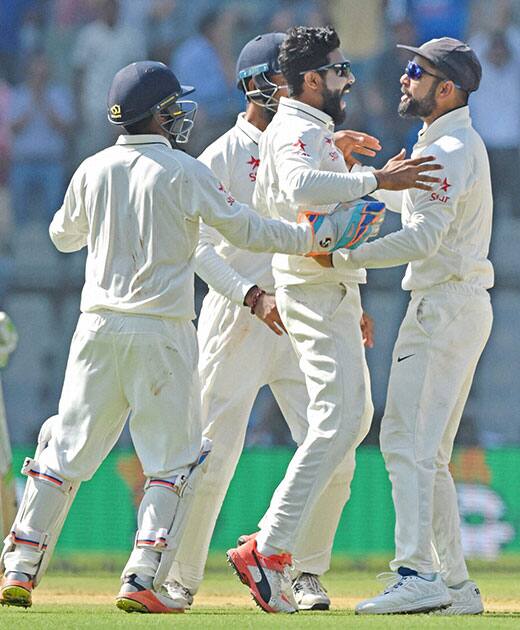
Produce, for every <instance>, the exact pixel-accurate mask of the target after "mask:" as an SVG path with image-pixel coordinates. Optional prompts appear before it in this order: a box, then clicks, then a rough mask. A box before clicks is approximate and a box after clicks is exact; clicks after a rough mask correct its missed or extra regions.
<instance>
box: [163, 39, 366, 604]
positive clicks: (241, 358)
mask: <svg viewBox="0 0 520 630" xmlns="http://www.w3.org/2000/svg"><path fill="white" fill-rule="evenodd" d="M284 38H285V34H283V33H268V34H264V35H259V36H258V37H256V38H254V39H253V40H251V41H250V42H248V43H247V44H246V45H245V46H244V48H243V49H242V51H241V53H240V55H239V58H238V61H237V71H236V74H237V82H238V85H239V87H240V89H242V90H243V92H244V93H245V94H246V97H247V101H248V102H247V108H246V111H245V112H244V113H242V114H240V115H239V116H238V119H237V122H236V125H235V126H234V127H233V128H232V129H230V130H229V131H228V132H227V133H225V134H224V135H223V136H222V137H220V138H219V139H218V140H216V141H215V142H214V143H213V144H211V145H210V146H209V147H208V148H207V149H206V150H205V151H204V152H203V153H202V155H201V156H200V157H199V160H200V161H202V162H203V163H204V164H206V165H207V166H208V167H209V168H210V169H211V170H212V171H213V173H214V174H215V175H216V176H217V177H218V179H219V180H220V181H221V182H222V184H223V185H224V188H226V190H228V191H229V192H230V193H231V194H232V195H233V197H235V198H236V199H237V200H238V201H240V202H243V203H246V204H248V205H252V197H253V191H254V186H255V181H256V173H257V170H258V166H259V163H260V160H259V151H258V143H259V141H260V137H261V135H262V131H263V130H264V129H265V128H266V127H267V125H268V124H269V122H270V121H271V119H272V117H273V116H274V113H275V112H276V108H277V106H278V98H279V95H280V92H282V93H284V92H285V93H286V87H285V85H284V83H285V81H284V78H283V76H282V74H281V72H280V69H279V64H278V59H277V58H278V53H279V47H280V44H281V42H282V41H283V40H284ZM354 137H355V136H354ZM350 138H351V140H352V136H350ZM359 138H361V140H363V139H366V140H368V141H374V140H375V139H374V138H371V137H368V138H367V137H366V136H365V135H364V134H361V135H360V136H359ZM357 148H359V149H360V150H361V149H362V147H361V146H358V147H357ZM271 262H272V255H271V254H263V253H258V254H252V253H251V252H246V251H243V250H240V249H237V248H236V247H233V246H232V245H231V244H230V243H229V242H228V241H226V240H225V239H223V237H222V235H221V234H219V232H217V231H216V230H215V229H213V228H211V227H209V226H207V225H202V226H201V231H200V240H199V245H198V247H197V251H196V264H195V271H196V273H197V274H198V275H199V276H200V277H201V278H203V279H204V280H205V282H206V283H207V284H208V285H209V292H208V294H207V296H206V297H205V299H204V303H203V305H202V309H201V313H200V317H199V322H198V340H199V349H200V358H199V377H200V381H201V390H202V424H203V435H204V436H205V437H207V438H209V439H211V442H212V451H211V457H210V458H209V460H208V463H207V471H206V474H205V475H204V477H203V478H202V479H201V482H200V483H199V485H198V487H197V494H196V496H195V498H194V500H193V503H192V508H191V510H190V512H189V514H188V515H187V517H186V520H185V525H184V528H183V533H182V536H181V541H180V543H179V547H178V549H177V552H176V554H175V561H174V563H173V565H172V569H171V571H170V580H169V582H168V584H167V588H168V591H169V593H170V596H171V597H172V598H174V599H176V600H177V601H178V602H179V605H180V606H181V605H184V606H185V607H188V606H190V605H191V603H192V601H193V595H194V594H195V593H196V592H197V590H198V588H199V585H200V583H201V581H202V578H203V574H204V566H205V564H206V560H207V555H208V549H209V544H210V541H211V536H212V533H213V530H214V527H215V523H216V520H217V517H218V514H219V512H220V509H221V507H222V503H223V500H224V497H225V494H226V492H227V489H228V487H229V483H230V481H231V478H232V476H233V474H234V471H235V468H236V465H237V462H238V460H239V457H240V454H241V452H242V449H243V445H244V438H245V434H246V428H247V423H248V419H249V415H250V411H251V408H252V406H253V403H254V400H255V398H256V395H257V394H258V391H259V389H260V387H261V386H262V385H269V386H270V387H271V389H272V391H273V394H274V396H275V398H276V400H277V402H278V404H279V406H280V408H281V409H282V411H283V414H284V417H285V418H286V421H287V423H288V425H289V427H290V429H291V433H292V436H293V438H294V439H295V441H296V442H297V443H298V444H300V443H301V442H302V441H303V439H304V437H305V434H306V432H307V405H308V402H309V397H308V394H307V388H306V385H305V379H304V376H303V372H302V371H301V370H300V368H299V365H298V357H297V356H296V353H295V352H294V349H293V348H292V346H291V343H290V340H289V338H288V337H287V335H284V334H283V333H282V332H281V328H282V326H283V324H282V323H281V320H280V319H279V315H278V312H277V309H276V304H275V298H274V295H273V294H274V280H273V275H272V270H271ZM253 300H257V302H256V306H254V308H253V311H254V314H256V315H257V317H252V314H253V313H250V308H251V307H252V305H253ZM247 307H249V308H247ZM262 322H264V323H262ZM266 324H267V326H266ZM273 332H277V334H278V336H277V335H275V334H273ZM348 479H349V474H348V468H347V471H346V474H344V472H343V469H342V467H339V468H338V470H337V472H336V474H335V476H334V478H333V479H332V480H331V482H330V483H329V484H328V486H327V488H326V490H325V491H324V495H323V498H322V500H321V501H320V506H319V509H315V510H313V512H312V515H311V516H310V518H309V522H308V526H307V531H306V534H305V535H304V536H302V537H301V540H300V543H299V545H298V546H297V547H296V549H295V553H294V556H293V563H294V567H295V569H296V572H297V574H296V576H295V579H294V580H293V583H292V588H293V592H294V595H295V598H296V601H297V603H298V606H299V608H300V610H302V609H304V610H327V609H328V608H329V605H330V600H329V597H328V595H327V593H326V591H325V590H324V589H323V587H322V586H321V584H320V581H319V577H318V576H320V575H322V574H323V573H325V572H326V571H327V570H328V568H329V566H330V556H331V551H332V542H333V538H334V534H335V531H336V527H337V524H338V520H339V518H340V515H341V511H342V509H343V505H344V504H345V501H346V500H347V498H348V487H349V486H348Z"/></svg>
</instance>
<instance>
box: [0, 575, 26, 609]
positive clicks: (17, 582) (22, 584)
mask: <svg viewBox="0 0 520 630" xmlns="http://www.w3.org/2000/svg"><path fill="white" fill-rule="evenodd" d="M33 588H34V584H33V579H32V576H30V575H28V574H27V573H20V572H18V571H8V572H7V573H6V574H5V575H4V579H3V581H2V586H1V588H0V604H2V606H21V607H22V608H29V607H30V606H32V591H33Z"/></svg>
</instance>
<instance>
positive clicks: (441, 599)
mask: <svg viewBox="0 0 520 630" xmlns="http://www.w3.org/2000/svg"><path fill="white" fill-rule="evenodd" d="M390 576H391V579H390V582H389V584H388V586H387V588H386V589H385V590H384V592H383V593H381V595H378V596H377V597H372V598H371V599H366V600H365V601H363V602H360V603H359V604H358V605H357V606H356V615H389V614H399V613H401V614H402V613H424V612H430V611H432V610H438V609H440V608H447V607H448V606H449V605H450V604H451V595H450V593H449V591H448V587H447V586H446V584H445V583H444V582H443V580H442V578H441V577H440V575H438V574H436V575H435V577H434V578H433V579H432V580H428V579H426V578H424V577H421V576H420V575H418V573H417V571H413V570H412V569H407V568H406V567H399V569H398V570H397V573H382V574H381V575H380V576H378V577H379V578H384V577H390Z"/></svg>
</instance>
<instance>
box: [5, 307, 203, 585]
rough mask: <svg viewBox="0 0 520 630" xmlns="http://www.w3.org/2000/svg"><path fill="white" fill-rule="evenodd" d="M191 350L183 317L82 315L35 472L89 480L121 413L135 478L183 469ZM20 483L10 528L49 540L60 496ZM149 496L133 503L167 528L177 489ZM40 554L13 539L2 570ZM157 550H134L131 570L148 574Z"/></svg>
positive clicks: (195, 445) (192, 339) (31, 565)
mask: <svg viewBox="0 0 520 630" xmlns="http://www.w3.org/2000/svg"><path fill="white" fill-rule="evenodd" d="M197 355H198V353H197V339H196V333H195V328H194V326H193V325H192V323H191V322H176V321H173V320H164V319H160V318H153V317H142V316H136V315H120V314H115V313H110V312H104V313H100V314H93V313H85V314H82V315H81V316H80V318H79V321H78V325H77V328H76V331H75V333H74V337H73V339H72V343H71V347H70V353H69V359H68V363H67V369H66V372H65V380H64V384H63V390H62V395H61V399H60V403H59V412H58V415H57V416H55V417H54V418H53V422H52V430H51V438H50V440H49V442H48V445H47V447H46V448H44V450H43V451H42V452H41V454H40V455H39V456H38V464H39V466H40V469H44V470H45V471H47V473H48V474H49V473H50V474H51V475H52V476H53V477H57V478H58V479H60V478H61V479H63V480H66V481H68V482H81V481H85V480H87V479H90V478H91V477H92V475H93V474H94V473H95V471H96V470H97V468H98V467H99V465H100V464H101V462H102V461H103V460H104V459H105V457H106V456H107V454H108V453H109V451H110V450H111V449H112V447H113V446H114V444H115V442H116V441H117V439H118V437H119V436H120V434H121V431H122V430H123V427H124V424H125V422H126V419H127V417H128V415H129V413H130V414H131V417H130V433H131V435H132V440H133V442H134V446H135V449H136V452H137V455H138V457H139V460H140V461H141V464H142V466H143V471H144V474H145V476H147V477H158V478H160V479H164V478H166V479H171V478H173V477H175V475H176V474H177V473H179V474H181V473H182V474H184V475H185V474H187V471H188V470H189V468H190V466H191V465H192V464H193V463H194V462H195V461H196V460H197V457H198V454H199V449H200V447H201V439H202V431H201V424H200V390H199V384H198V373H197V358H198V356H197ZM27 483H28V484H29V483H31V484H32V485H31V486H30V488H32V489H31V492H30V493H29V494H28V495H27V496H26V497H25V498H24V502H25V506H22V507H24V509H23V511H22V512H23V514H22V516H20V518H21V519H22V520H21V521H20V523H18V526H19V527H20V528H21V529H20V531H22V532H31V533H33V534H38V535H39V533H40V534H41V533H45V535H47V536H48V537H49V539H50V540H51V541H54V539H55V538H56V536H57V532H59V530H60V529H61V523H62V521H63V519H64V518H65V515H66V511H67V510H68V509H69V507H70V502H67V498H66V496H65V495H64V494H63V493H62V492H61V490H59V489H55V488H53V487H50V486H48V485H46V484H42V483H41V482H38V483H35V482H33V480H32V479H29V480H28V482H27ZM149 493H150V491H148V492H147V493H145V498H144V499H143V502H142V504H141V505H142V507H143V506H145V507H147V510H148V511H149V512H150V513H151V515H152V516H151V517H150V519H151V521H153V523H152V524H154V523H155V522H157V523H158V524H156V526H155V528H158V527H166V528H167V529H169V528H170V526H171V521H172V519H173V514H174V512H175V506H176V502H177V495H174V493H173V492H172V491H171V490H167V489H166V490H162V494H161V492H159V490H158V489H156V488H155V489H154V494H153V497H154V498H152V499H150V497H151V496H152V495H150V494H149ZM154 501H155V504H154ZM150 503H151V504H150ZM149 504H150V505H149ZM146 516H148V515H146ZM150 519H149V520H150ZM141 520H143V518H142V517H141V510H140V516H139V518H138V521H141ZM107 526H109V523H107ZM141 527H142V525H141V523H140V522H139V528H141ZM15 529H16V526H15ZM52 544H54V542H53V543H52ZM49 546H51V545H49ZM42 553H43V552H42V551H41V550H39V549H34V548H32V547H29V546H27V545H26V544H16V546H15V548H14V550H12V551H9V552H8V553H6V555H5V567H6V570H7V571H23V572H26V573H29V574H31V575H32V574H34V573H35V572H36V570H37V567H38V566H39V563H40V558H41V556H42ZM147 554H148V555H147ZM158 556H159V554H158V553H153V552H148V550H141V549H139V550H134V552H133V554H132V557H131V559H132V563H131V568H132V569H133V572H135V573H140V572H141V571H142V572H143V573H145V574H150V575H152V576H153V575H154V571H155V568H156V565H157V563H158Z"/></svg>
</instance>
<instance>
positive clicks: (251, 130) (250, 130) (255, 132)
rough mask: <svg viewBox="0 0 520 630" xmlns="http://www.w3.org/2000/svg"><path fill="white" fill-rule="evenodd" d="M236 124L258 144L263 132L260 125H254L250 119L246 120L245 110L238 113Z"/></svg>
mask: <svg viewBox="0 0 520 630" xmlns="http://www.w3.org/2000/svg"><path fill="white" fill-rule="evenodd" d="M236 126H237V127H238V129H240V131H241V132H242V133H245V134H246V136H247V137H248V138H249V139H250V140H252V141H253V142H254V143H255V144H258V143H259V141H260V137H261V135H262V132H261V131H260V129H258V127H255V126H254V125H252V124H251V123H250V122H249V121H248V120H246V114H245V112H242V113H241V114H239V115H238V118H237V122H236Z"/></svg>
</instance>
